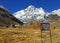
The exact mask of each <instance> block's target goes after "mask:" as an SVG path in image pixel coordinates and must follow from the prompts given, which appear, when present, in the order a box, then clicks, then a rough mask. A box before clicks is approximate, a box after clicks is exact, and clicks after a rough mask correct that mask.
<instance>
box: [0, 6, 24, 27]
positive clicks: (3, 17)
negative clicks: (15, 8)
mask: <svg viewBox="0 0 60 43" xmlns="http://www.w3.org/2000/svg"><path fill="white" fill-rule="evenodd" d="M12 24H14V25H15V24H23V22H21V21H20V20H18V19H17V18H15V17H14V16H13V15H12V14H11V13H10V12H9V11H8V10H7V9H6V8H4V7H3V6H1V5H0V26H9V25H12Z"/></svg>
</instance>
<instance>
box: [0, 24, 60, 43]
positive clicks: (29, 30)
mask: <svg viewBox="0 0 60 43" xmlns="http://www.w3.org/2000/svg"><path fill="white" fill-rule="evenodd" d="M39 26H40V25H38V26H37V25H30V26H28V25H24V26H22V27H19V28H12V27H9V28H6V27H4V28H0V43H51V40H52V43H60V29H59V28H57V29H53V26H52V25H51V26H50V27H51V37H50V31H49V30H48V31H42V32H41V30H40V27H39ZM41 35H42V37H41Z"/></svg>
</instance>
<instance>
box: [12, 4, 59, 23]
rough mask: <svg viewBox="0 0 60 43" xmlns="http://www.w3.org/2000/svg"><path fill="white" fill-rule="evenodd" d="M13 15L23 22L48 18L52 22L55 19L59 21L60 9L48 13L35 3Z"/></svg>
mask: <svg viewBox="0 0 60 43" xmlns="http://www.w3.org/2000/svg"><path fill="white" fill-rule="evenodd" d="M13 15H14V16H15V17H16V18H17V19H19V20H21V21H22V22H23V23H32V22H36V21H37V22H41V21H46V20H48V21H49V22H52V21H53V20H54V21H55V20H56V21H57V20H58V18H60V9H58V10H54V11H51V12H50V13H48V12H45V10H44V9H43V8H42V7H40V8H35V7H34V6H33V5H30V6H28V7H27V8H26V9H24V10H20V11H17V12H15V13H14V14H13Z"/></svg>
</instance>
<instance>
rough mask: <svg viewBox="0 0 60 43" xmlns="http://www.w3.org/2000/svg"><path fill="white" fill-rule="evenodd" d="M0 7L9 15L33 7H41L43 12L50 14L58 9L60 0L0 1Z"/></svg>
mask: <svg viewBox="0 0 60 43" xmlns="http://www.w3.org/2000/svg"><path fill="white" fill-rule="evenodd" d="M0 5H3V6H4V7H6V8H7V9H8V10H9V11H10V12H11V13H14V12H17V11H19V10H22V9H25V8H27V7H28V6H29V5H33V6H35V7H37V8H39V7H42V8H43V9H44V10H45V11H47V12H51V11H53V10H57V9H59V8H60V0H0Z"/></svg>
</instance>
